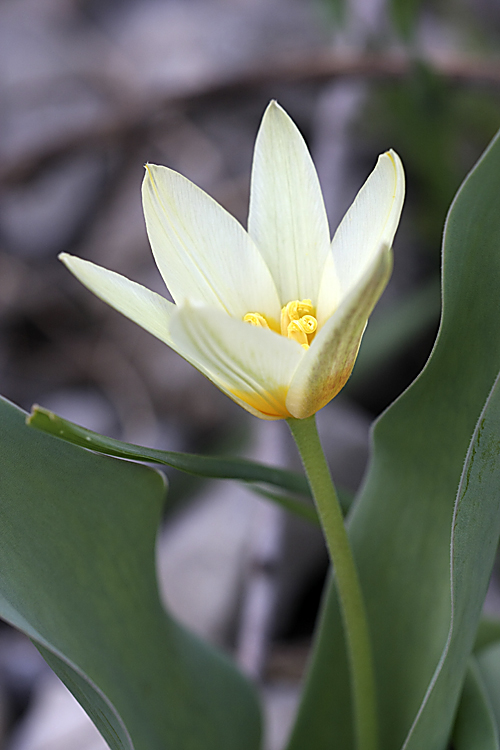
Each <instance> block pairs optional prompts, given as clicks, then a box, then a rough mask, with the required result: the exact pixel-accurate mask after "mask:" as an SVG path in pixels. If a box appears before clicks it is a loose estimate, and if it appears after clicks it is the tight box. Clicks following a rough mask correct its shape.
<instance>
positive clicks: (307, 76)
mask: <svg viewBox="0 0 500 750" xmlns="http://www.w3.org/2000/svg"><path fill="white" fill-rule="evenodd" d="M419 61H420V62H423V63H425V64H427V65H429V67H430V68H432V69H433V70H434V72H435V73H437V74H438V75H442V76H444V77H445V78H447V79H448V80H449V81H451V82H455V83H461V84H465V83H470V84H475V85H477V84H481V85H489V86H493V87H498V86H500V66H499V65H498V63H496V62H495V61H488V60H482V59H470V58H469V59H458V58H451V57H450V58H447V59H445V58H442V57H439V58H437V57H436V58H432V57H429V58H425V59H420V60H419ZM414 62H415V61H414V59H412V58H410V57H408V56H407V55H394V54H386V55H380V54H376V55H374V54H365V53H363V54H355V55H349V54H345V53H344V54H342V55H337V54H335V53H333V52H331V51H325V52H319V53H316V54H310V55H304V56H296V57H293V58H290V59H280V60H276V61H274V62H273V61H269V62H268V64H267V65H266V66H265V67H259V68H256V69H254V70H250V71H247V72H244V73H240V74H239V75H238V76H233V77H231V78H228V79H225V80H222V81H221V80H217V81H211V82H205V83H203V84H202V85H200V86H199V87H198V88H196V89H194V88H193V89H191V90H189V91H187V92H185V93H182V94H172V95H167V96H164V97H157V98H154V99H152V100H150V101H144V100H141V101H137V100H134V99H132V98H131V99H130V103H129V104H128V105H122V106H121V107H120V108H119V109H118V110H117V111H116V113H115V114H114V115H112V116H110V117H109V118H107V119H103V120H101V121H100V122H98V123H94V124H93V125H91V126H89V127H85V128H82V129H81V130H75V131H72V132H70V133H67V134H66V136H63V137H58V139H57V141H54V142H52V143H47V144H45V146H43V147H42V148H37V149H36V151H33V152H31V153H29V152H28V153H25V154H23V155H22V156H18V157H16V158H15V159H12V160H10V161H9V160H8V159H5V160H4V163H3V165H2V167H1V168H0V184H3V185H14V184H16V183H20V182H23V181H25V180H27V179H29V178H30V177H31V176H32V175H33V174H34V173H36V172H37V171H38V170H39V169H40V168H41V167H42V166H43V165H44V164H45V163H47V162H51V161H53V160H54V159H57V158H62V157H64V156H66V155H67V154H68V153H71V152H73V151H75V150H77V149H83V148H89V147H93V146H96V145H101V144H102V143H103V142H106V141H114V140H116V139H117V138H123V137H126V136H129V135H132V134H137V135H141V134H143V133H144V132H145V131H147V130H148V129H150V128H151V127H153V126H154V124H155V121H156V120H157V118H158V117H160V116H162V115H165V114H166V113H167V114H168V113H169V112H170V111H171V110H172V109H174V110H175V108H176V107H179V106H187V105H193V104H196V103H197V101H201V100H203V99H204V98H207V97H212V96H220V95H230V94H234V93H238V94H241V93H242V92H244V91H245V90H252V89H256V88H257V89H258V88H260V87H262V86H265V85H268V84H271V83H310V82H318V83H319V82H322V81H329V80H333V79H335V78H346V77H358V78H363V79H366V78H372V79H373V78H403V77H404V76H406V75H408V73H410V72H411V70H412V68H413V66H414Z"/></svg>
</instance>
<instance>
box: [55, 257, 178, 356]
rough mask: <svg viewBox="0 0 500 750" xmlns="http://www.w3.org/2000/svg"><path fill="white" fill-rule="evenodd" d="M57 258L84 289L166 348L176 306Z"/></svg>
mask: <svg viewBox="0 0 500 750" xmlns="http://www.w3.org/2000/svg"><path fill="white" fill-rule="evenodd" d="M59 259H60V260H62V262H63V263H64V265H65V266H66V267H67V268H68V269H69V270H70V271H71V273H72V274H73V275H74V276H76V278H77V279H78V280H79V281H81V283H82V284H84V285H85V286H86V287H87V289H90V291H91V292H94V294H95V295H96V296H97V297H99V298H100V299H102V300H103V301H104V302H107V303H108V305H111V307H114V308H115V310H118V312H121V313H122V314H123V315H126V316H127V318H130V320H133V321H134V323H137V324H138V325H140V326H141V327H142V328H145V329H146V331H149V333H152V334H153V336H156V338H158V339H160V340H161V341H163V342H164V343H165V344H168V345H169V346H170V345H171V344H172V341H171V338H170V334H169V331H168V326H169V320H170V318H171V316H172V313H173V312H174V310H175V305H173V304H172V303H171V302H169V301H168V300H166V299H165V298H164V297H161V296H160V295H159V294H156V293H155V292H152V291H151V290H150V289H146V287H144V286H142V285H141V284H137V283H136V282H135V281H130V279H127V278H126V277H125V276H121V275H120V274H119V273H115V272H114V271H108V269H107V268H102V267H101V266H97V265H96V264H95V263H90V261H88V260H82V259H81V258H76V257H75V256H74V255H68V253H61V254H60V255H59Z"/></svg>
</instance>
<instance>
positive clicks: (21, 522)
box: [0, 400, 259, 750]
mask: <svg viewBox="0 0 500 750" xmlns="http://www.w3.org/2000/svg"><path fill="white" fill-rule="evenodd" d="M25 417H26V415H25V414H24V412H22V411H21V410H19V409H17V408H16V407H14V406H13V405H12V404H9V403H8V402H6V401H4V400H0V421H1V424H2V430H1V432H0V498H1V499H0V570H1V571H2V572H1V577H0V616H1V617H2V618H4V619H5V620H7V621H8V622H10V623H11V624H12V625H14V627H17V628H18V629H19V630H21V631H23V632H25V633H26V634H27V635H28V636H29V637H30V638H31V639H32V640H33V641H34V642H35V644H36V645H37V646H38V647H39V649H40V651H41V653H42V654H43V655H44V656H45V658H46V659H47V661H48V662H49V664H50V665H51V666H52V668H53V669H54V670H55V672H56V673H57V674H58V675H59V676H60V677H61V679H62V680H63V682H65V683H66V685H67V686H68V687H69V689H70V690H71V691H72V692H73V693H74V695H75V696H76V698H77V699H78V700H79V701H80V702H81V704H82V705H83V707H84V708H85V709H86V710H87V712H88V713H89V715H90V716H91V717H92V719H93V720H94V722H95V723H96V725H97V726H98V728H99V729H100V731H101V733H102V734H103V736H104V737H105V739H106V741H107V742H108V744H109V745H110V747H111V749H112V750H180V748H186V749H188V748H189V750H198V749H199V750H209V749H210V750H222V749H224V750H234V748H242V749H244V750H257V748H258V746H259V712H258V708H257V704H256V700H255V696H254V693H253V691H252V689H251V688H250V686H249V685H248V684H247V682H246V681H245V680H244V679H243V677H242V676H241V675H240V674H239V673H238V672H237V670H236V669H235V668H234V667H233V666H232V665H231V664H230V663H229V661H228V660H227V659H226V658H225V657H223V656H222V655H220V654H218V653H216V652H215V651H214V650H212V649H211V648H210V647H208V646H206V645H205V644H203V643H202V642H201V641H199V640H198V639H197V638H195V637H194V636H193V635H191V634H190V633H188V632H187V631H186V630H184V629H183V628H182V627H180V626H179V625H178V624H177V623H176V622H175V621H174V620H172V619H171V617H169V616H168V615H167V614H166V613H165V612H164V610H163V608H162V605H161V603H160V600H159V597H158V592H157V585H156V574H155V538H156V533H157V529H158V525H159V522H160V518H161V513H162V507H163V500H164V495H165V485H164V480H163V478H162V477H161V475H160V474H158V473H157V472H156V471H153V470H152V469H150V468H148V467H146V466H141V465H139V464H133V463H130V462H126V461H118V460H116V459H112V458H108V457H106V456H99V455H96V454H95V453H92V452H90V451H85V450H82V449H81V448H80V447H78V446H75V445H70V444H68V443H65V442H63V441H60V440H56V439H54V438H53V437H51V436H49V435H46V434H43V433H41V432H38V431H36V430H31V429H29V428H28V427H27V426H26V424H25Z"/></svg>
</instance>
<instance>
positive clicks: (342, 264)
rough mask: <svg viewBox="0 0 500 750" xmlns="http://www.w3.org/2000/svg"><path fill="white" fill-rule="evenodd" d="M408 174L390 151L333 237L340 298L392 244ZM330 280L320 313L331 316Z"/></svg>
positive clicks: (325, 285)
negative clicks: (382, 251) (405, 173)
mask: <svg viewBox="0 0 500 750" xmlns="http://www.w3.org/2000/svg"><path fill="white" fill-rule="evenodd" d="M404 192H405V177H404V171H403V166H402V164H401V160H400V158H399V156H398V155H397V154H396V153H395V152H394V151H388V152H387V153H385V154H382V155H381V156H379V158H378V161H377V165H376V167H375V169H374V170H373V172H372V173H371V174H370V176H369V177H368V179H367V180H366V182H365V184H364V185H363V187H362V188H361V190H360V191H359V193H358V194H357V196H356V198H355V200H354V203H353V204H352V206H351V207H350V209H349V210H348V212H347V213H346V215H345V216H344V218H343V220H342V222H341V224H340V226H339V227H338V229H337V231H336V232H335V236H334V238H333V240H332V253H333V259H334V263H335V269H336V271H337V275H338V278H339V284H340V294H341V299H342V300H343V299H345V297H347V295H349V294H350V293H351V291H352V290H353V289H354V288H355V287H356V285H357V284H358V283H359V280H360V279H361V278H362V277H363V276H364V275H365V273H366V271H367V269H368V268H369V267H370V266H371V265H372V264H373V262H374V260H375V258H376V257H377V256H378V255H379V253H380V249H381V248H382V247H383V246H387V247H391V245H392V241H393V239H394V235H395V233H396V229H397V226H398V223H399V217H400V215H401V210H402V208H403V201H404ZM329 287H330V282H329V281H328V279H327V278H326V277H325V281H324V283H322V284H321V289H320V293H319V299H318V314H319V315H320V316H321V317H323V318H326V317H329V315H330V314H331V312H332V311H333V310H334V309H335V308H334V307H333V306H332V304H331V302H330V301H329V297H330V292H329Z"/></svg>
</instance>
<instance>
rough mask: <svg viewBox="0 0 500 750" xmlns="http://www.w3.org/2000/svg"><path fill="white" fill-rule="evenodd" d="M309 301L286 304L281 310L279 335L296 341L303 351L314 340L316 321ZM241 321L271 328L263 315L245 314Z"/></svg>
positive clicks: (296, 300)
mask: <svg viewBox="0 0 500 750" xmlns="http://www.w3.org/2000/svg"><path fill="white" fill-rule="evenodd" d="M314 313H315V310H314V307H313V304H312V302H311V300H310V299H303V300H298V299H295V300H293V301H292V302H288V303H287V304H286V305H285V306H284V307H282V309H281V331H280V332H281V335H282V336H286V337H287V338H289V339H292V341H296V342H297V343H298V344H300V345H301V346H302V347H303V348H304V349H309V346H310V344H311V341H312V340H313V338H314V335H315V333H316V329H317V327H318V321H317V320H316V317H315V315H314ZM243 320H244V321H245V322H246V323H250V325H253V326H259V327H260V328H271V326H270V325H269V323H268V322H267V320H266V319H265V317H264V316H263V315H261V314H260V313H257V312H252V313H247V314H246V315H245V316H244V318H243Z"/></svg>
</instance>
